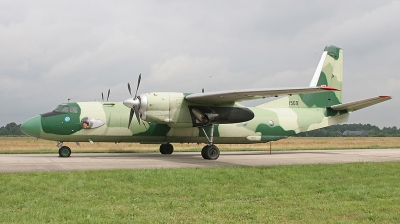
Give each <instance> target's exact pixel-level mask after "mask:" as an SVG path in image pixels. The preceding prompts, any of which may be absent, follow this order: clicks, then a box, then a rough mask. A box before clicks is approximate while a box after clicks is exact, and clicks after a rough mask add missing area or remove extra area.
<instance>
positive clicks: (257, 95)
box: [185, 85, 339, 103]
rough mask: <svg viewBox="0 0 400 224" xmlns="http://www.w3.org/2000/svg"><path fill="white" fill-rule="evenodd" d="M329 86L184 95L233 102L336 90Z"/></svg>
mask: <svg viewBox="0 0 400 224" xmlns="http://www.w3.org/2000/svg"><path fill="white" fill-rule="evenodd" d="M338 90H339V89H336V88H333V87H330V86H325V85H321V86H317V87H306V88H284V89H244V90H230V91H217V92H209V93H193V94H190V95H188V96H186V98H185V99H186V100H188V101H191V102H196V103H233V102H240V101H246V100H257V99H263V98H268V97H278V96H286V95H294V94H300V93H303V94H305V93H319V92H324V91H338Z"/></svg>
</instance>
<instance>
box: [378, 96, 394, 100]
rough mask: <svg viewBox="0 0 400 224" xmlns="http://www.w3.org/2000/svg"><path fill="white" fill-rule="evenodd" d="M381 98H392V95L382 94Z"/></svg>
mask: <svg viewBox="0 0 400 224" xmlns="http://www.w3.org/2000/svg"><path fill="white" fill-rule="evenodd" d="M379 98H384V99H392V97H391V96H388V95H380V96H379Z"/></svg>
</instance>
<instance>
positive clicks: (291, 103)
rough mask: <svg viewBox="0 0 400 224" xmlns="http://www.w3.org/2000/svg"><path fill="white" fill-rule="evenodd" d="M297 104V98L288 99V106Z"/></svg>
mask: <svg viewBox="0 0 400 224" xmlns="http://www.w3.org/2000/svg"><path fill="white" fill-rule="evenodd" d="M297 105H299V101H297V100H290V101H289V106H297Z"/></svg>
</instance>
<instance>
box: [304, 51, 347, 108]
mask: <svg viewBox="0 0 400 224" xmlns="http://www.w3.org/2000/svg"><path fill="white" fill-rule="evenodd" d="M342 82H343V50H342V49H341V48H338V47H336V46H333V45H330V46H326V47H325V49H324V52H323V53H322V57H321V60H320V62H319V63H318V66H317V69H316V71H315V73H314V76H313V78H312V80H311V83H310V87H314V86H321V85H327V86H331V87H334V88H337V89H339V90H342ZM299 97H300V98H301V100H302V101H303V102H304V104H305V105H306V106H307V107H330V106H333V105H336V104H341V103H342V91H332V92H324V93H309V94H300V95H299Z"/></svg>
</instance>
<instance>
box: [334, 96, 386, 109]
mask: <svg viewBox="0 0 400 224" xmlns="http://www.w3.org/2000/svg"><path fill="white" fill-rule="evenodd" d="M390 99H392V97H391V96H385V95H383V96H377V97H372V98H368V99H364V100H358V101H354V102H351V103H343V104H338V105H334V106H332V107H331V108H332V109H333V110H347V111H349V112H352V111H356V110H359V109H363V108H365V107H369V106H372V105H374V104H377V103H382V102H384V101H386V100H390Z"/></svg>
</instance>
